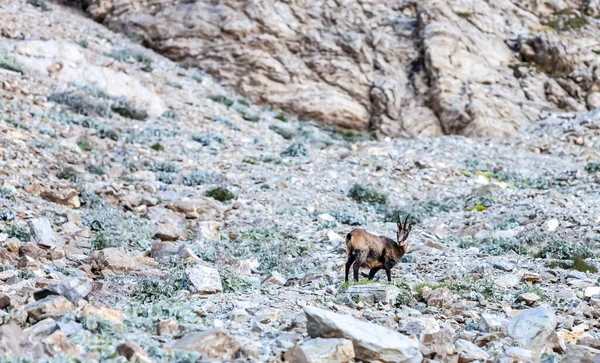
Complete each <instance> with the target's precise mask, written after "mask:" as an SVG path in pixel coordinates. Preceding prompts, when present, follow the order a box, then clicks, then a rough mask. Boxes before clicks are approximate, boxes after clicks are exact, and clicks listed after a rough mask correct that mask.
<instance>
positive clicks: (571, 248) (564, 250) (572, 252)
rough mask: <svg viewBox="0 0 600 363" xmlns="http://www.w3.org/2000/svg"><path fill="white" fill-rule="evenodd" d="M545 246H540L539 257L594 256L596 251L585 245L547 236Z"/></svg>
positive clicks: (563, 258)
mask: <svg viewBox="0 0 600 363" xmlns="http://www.w3.org/2000/svg"><path fill="white" fill-rule="evenodd" d="M547 238H548V240H547V242H546V246H544V247H543V248H542V251H541V253H540V257H542V258H556V259H559V260H573V259H575V258H594V257H596V253H595V252H594V251H592V250H591V249H589V248H588V247H587V246H584V245H580V244H576V243H573V242H570V241H565V240H562V239H560V238H558V237H554V236H547Z"/></svg>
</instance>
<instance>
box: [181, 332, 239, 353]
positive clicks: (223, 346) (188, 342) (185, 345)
mask: <svg viewBox="0 0 600 363" xmlns="http://www.w3.org/2000/svg"><path fill="white" fill-rule="evenodd" d="M171 347H172V348H173V349H183V350H191V351H195V352H199V353H202V358H203V359H216V360H228V359H234V358H235V355H236V354H237V352H238V351H239V350H240V344H239V343H238V342H237V341H236V340H235V339H234V338H233V337H232V336H231V335H229V333H228V332H227V331H225V330H223V329H219V328H214V329H208V330H205V331H203V332H197V333H190V334H188V335H186V336H184V337H182V338H181V339H179V340H176V341H175V342H174V343H173V344H172V345H171Z"/></svg>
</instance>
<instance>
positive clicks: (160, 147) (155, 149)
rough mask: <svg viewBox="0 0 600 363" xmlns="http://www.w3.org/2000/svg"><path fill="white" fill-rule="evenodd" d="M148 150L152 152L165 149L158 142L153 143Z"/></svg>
mask: <svg viewBox="0 0 600 363" xmlns="http://www.w3.org/2000/svg"><path fill="white" fill-rule="evenodd" d="M150 148H151V149H152V150H154V151H165V147H164V146H162V144H161V143H160V142H155V143H154V144H152V146H150Z"/></svg>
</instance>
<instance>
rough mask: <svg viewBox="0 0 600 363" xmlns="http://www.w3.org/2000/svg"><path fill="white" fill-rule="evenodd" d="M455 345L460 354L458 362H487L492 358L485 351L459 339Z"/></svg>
mask: <svg viewBox="0 0 600 363" xmlns="http://www.w3.org/2000/svg"><path fill="white" fill-rule="evenodd" d="M454 345H455V347H456V351H457V352H458V361H459V362H461V363H463V362H464V363H468V362H474V361H480V362H485V361H487V360H488V359H489V358H490V356H489V354H487V352H486V351H485V350H483V349H481V348H479V347H478V346H476V345H475V344H473V343H471V342H469V341H466V340H464V339H458V340H457V341H456V342H455V343H454Z"/></svg>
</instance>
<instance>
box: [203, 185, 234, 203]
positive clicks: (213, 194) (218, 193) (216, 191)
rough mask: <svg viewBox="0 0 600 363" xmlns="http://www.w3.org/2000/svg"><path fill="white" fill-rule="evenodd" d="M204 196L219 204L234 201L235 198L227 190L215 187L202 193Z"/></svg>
mask: <svg viewBox="0 0 600 363" xmlns="http://www.w3.org/2000/svg"><path fill="white" fill-rule="evenodd" d="M204 195H205V196H207V197H210V198H213V199H216V200H218V201H219V202H227V201H230V200H232V199H235V198H236V196H235V194H233V192H231V191H230V190H229V189H227V188H223V187H216V188H213V189H210V190H208V191H206V192H205V193H204Z"/></svg>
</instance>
